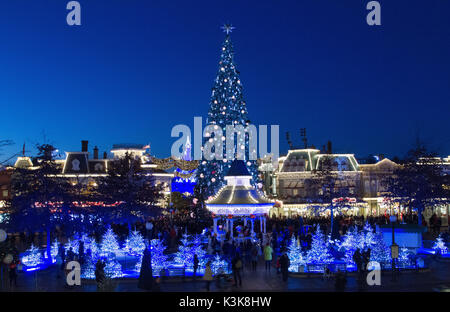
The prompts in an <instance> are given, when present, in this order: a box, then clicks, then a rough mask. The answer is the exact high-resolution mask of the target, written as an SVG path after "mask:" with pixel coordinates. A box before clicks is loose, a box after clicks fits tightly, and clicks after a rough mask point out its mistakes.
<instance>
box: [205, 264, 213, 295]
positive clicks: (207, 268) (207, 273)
mask: <svg viewBox="0 0 450 312" xmlns="http://www.w3.org/2000/svg"><path fill="white" fill-rule="evenodd" d="M203 280H204V281H205V282H206V291H209V287H210V285H211V282H212V280H213V273H212V270H211V261H208V262H207V263H206V266H205V274H203Z"/></svg>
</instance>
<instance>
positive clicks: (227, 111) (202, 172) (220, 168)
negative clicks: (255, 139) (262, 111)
mask: <svg viewBox="0 0 450 312" xmlns="http://www.w3.org/2000/svg"><path fill="white" fill-rule="evenodd" d="M223 29H224V31H225V32H226V37H225V41H224V43H223V45H222V51H221V56H220V61H219V70H218V73H217V77H216V80H215V82H214V87H213V89H212V95H211V101H210V108H209V112H208V119H207V123H208V125H213V126H214V127H215V129H218V127H221V129H222V131H223V133H222V136H221V137H216V136H215V134H212V135H210V137H206V140H208V141H209V143H211V144H212V143H214V144H217V145H215V146H217V148H220V149H222V152H223V154H222V156H223V159H216V158H214V159H212V160H210V159H206V158H205V157H203V161H202V162H201V163H200V165H199V167H198V169H197V172H196V175H197V187H198V189H200V190H202V191H203V195H205V196H211V195H213V194H215V193H216V192H217V190H218V189H219V188H220V187H221V186H222V185H223V184H224V175H225V174H226V172H227V171H228V169H229V168H230V166H231V163H232V162H233V160H234V159H235V158H236V155H237V154H236V153H238V152H239V153H241V152H242V153H243V154H244V155H245V159H246V164H247V167H248V170H249V172H250V173H251V174H252V176H253V179H252V182H254V183H257V182H258V181H259V178H258V172H257V165H256V160H249V159H250V158H249V157H248V155H249V152H252V153H254V152H256V151H249V141H248V140H249V139H248V133H247V134H246V135H245V136H239V135H238V136H237V139H236V140H234V141H233V143H234V153H233V152H232V151H227V150H226V140H231V138H228V139H227V138H226V133H225V132H226V126H235V127H236V126H243V127H246V126H247V125H248V124H249V120H248V116H247V107H246V103H245V101H244V99H243V93H242V89H243V87H242V83H241V80H240V79H239V72H238V70H237V68H236V65H235V63H234V59H233V55H234V52H233V46H232V43H231V38H230V33H231V31H232V29H233V27H232V26H229V25H225V26H224V27H223ZM205 142H206V141H205ZM215 152H216V153H219V152H218V151H215ZM227 152H228V153H229V154H227ZM203 156H204V155H203Z"/></svg>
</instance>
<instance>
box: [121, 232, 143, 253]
mask: <svg viewBox="0 0 450 312" xmlns="http://www.w3.org/2000/svg"><path fill="white" fill-rule="evenodd" d="M144 249H145V242H144V237H143V236H142V235H141V233H139V231H136V230H134V231H133V232H131V233H130V235H129V236H128V238H127V239H126V241H125V250H126V251H127V252H128V253H129V254H130V255H133V256H139V255H142V254H143V252H144Z"/></svg>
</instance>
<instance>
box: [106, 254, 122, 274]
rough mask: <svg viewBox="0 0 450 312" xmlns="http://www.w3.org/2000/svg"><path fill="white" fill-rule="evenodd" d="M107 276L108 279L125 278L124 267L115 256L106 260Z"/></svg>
mask: <svg viewBox="0 0 450 312" xmlns="http://www.w3.org/2000/svg"><path fill="white" fill-rule="evenodd" d="M105 275H106V277H108V278H119V277H122V276H123V272H122V265H121V264H120V263H119V262H118V261H117V260H116V259H115V257H113V256H112V257H108V258H106V266H105Z"/></svg>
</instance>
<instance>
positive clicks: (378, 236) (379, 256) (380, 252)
mask: <svg viewBox="0 0 450 312" xmlns="http://www.w3.org/2000/svg"><path fill="white" fill-rule="evenodd" d="M374 241H375V244H374V245H373V246H372V247H371V252H370V261H377V262H379V263H382V262H389V261H391V250H390V248H389V247H388V246H386V243H385V242H384V239H383V234H382V233H375V237H374Z"/></svg>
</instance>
